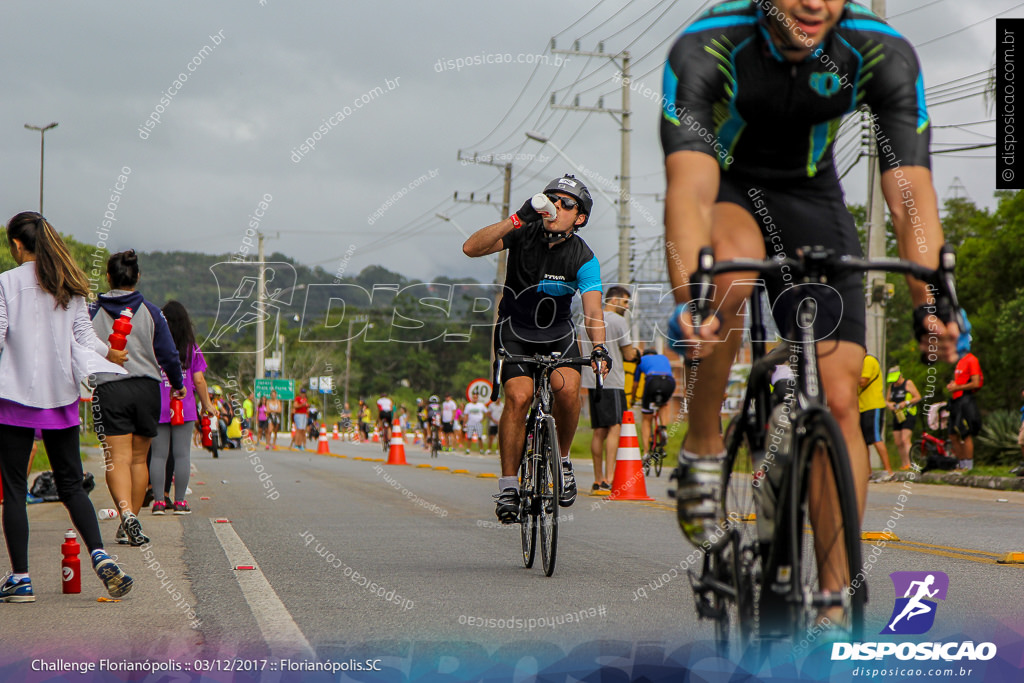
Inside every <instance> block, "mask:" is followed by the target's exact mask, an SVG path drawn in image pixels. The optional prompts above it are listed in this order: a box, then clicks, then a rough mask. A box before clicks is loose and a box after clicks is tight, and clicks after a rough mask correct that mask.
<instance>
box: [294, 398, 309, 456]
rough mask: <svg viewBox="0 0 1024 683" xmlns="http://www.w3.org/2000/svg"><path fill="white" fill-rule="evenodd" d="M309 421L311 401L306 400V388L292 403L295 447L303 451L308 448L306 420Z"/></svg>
mask: <svg viewBox="0 0 1024 683" xmlns="http://www.w3.org/2000/svg"><path fill="white" fill-rule="evenodd" d="M308 419H309V400H308V399H307V398H306V387H302V388H301V389H299V395H298V396H296V397H295V400H294V401H293V402H292V422H293V423H294V424H295V445H296V446H297V447H299V448H301V449H303V450H305V448H306V420H308Z"/></svg>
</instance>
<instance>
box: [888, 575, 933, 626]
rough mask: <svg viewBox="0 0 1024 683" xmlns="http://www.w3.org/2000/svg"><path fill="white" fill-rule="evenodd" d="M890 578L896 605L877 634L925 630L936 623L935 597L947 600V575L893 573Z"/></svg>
mask: <svg viewBox="0 0 1024 683" xmlns="http://www.w3.org/2000/svg"><path fill="white" fill-rule="evenodd" d="M889 578H891V579H892V583H893V586H894V587H895V589H896V604H895V605H894V606H893V608H892V615H891V616H890V617H889V623H888V625H887V626H886V627H885V628H884V629H882V630H881V631H880V633H882V634H885V635H889V634H900V635H905V636H907V635H920V634H922V633H927V632H928V630H929V629H931V627H932V625H933V624H934V623H935V609H936V606H937V605H938V603H937V602H936V600H945V599H946V591H948V590H949V577H948V576H946V573H945V572H893V573H892V574H889ZM900 596H903V597H900Z"/></svg>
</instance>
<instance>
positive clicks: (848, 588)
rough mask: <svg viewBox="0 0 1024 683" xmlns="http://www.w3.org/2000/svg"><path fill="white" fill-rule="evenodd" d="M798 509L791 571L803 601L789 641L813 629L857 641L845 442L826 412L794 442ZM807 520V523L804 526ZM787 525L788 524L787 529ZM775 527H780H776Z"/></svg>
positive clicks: (860, 621)
mask: <svg viewBox="0 0 1024 683" xmlns="http://www.w3.org/2000/svg"><path fill="white" fill-rule="evenodd" d="M798 448H799V450H798V452H799V454H800V460H799V462H800V463H802V464H803V466H804V467H805V468H806V469H805V470H804V472H802V473H801V477H800V498H799V502H800V505H799V508H798V511H797V514H796V518H795V520H794V521H795V529H794V531H795V533H796V536H795V538H796V539H798V543H797V545H796V546H795V548H796V551H797V553H798V555H797V557H796V560H797V566H796V567H794V575H795V576H796V577H797V578H798V580H799V581H800V586H799V587H798V588H800V589H801V593H802V597H803V599H802V600H800V601H799V602H798V603H797V605H796V607H797V609H796V613H795V614H794V616H795V617H796V618H795V620H794V624H793V627H794V632H793V639H794V644H796V643H799V642H800V641H802V640H803V639H805V638H806V637H807V636H808V635H810V634H811V633H812V632H814V633H817V631H815V629H820V628H821V627H830V626H833V625H834V626H837V627H840V628H845V629H849V631H850V634H851V637H852V638H853V639H854V640H859V639H860V638H861V636H862V633H863V627H864V604H865V603H866V602H867V587H866V586H865V585H864V582H863V575H860V576H858V574H859V573H860V572H861V570H862V564H861V540H860V514H859V512H858V507H857V492H856V489H855V487H854V483H853V474H852V473H851V471H850V458H849V455H848V454H847V451H846V441H845V440H844V439H843V435H842V432H841V431H840V430H839V425H838V424H837V423H836V421H835V419H834V418H833V417H832V416H831V415H830V414H828V413H824V412H821V413H818V414H817V415H814V416H813V417H811V418H810V420H809V421H808V422H807V423H806V427H805V429H804V430H803V436H802V437H800V443H799V445H798ZM807 522H810V525H811V526H810V527H809V526H808V525H807ZM791 528H792V527H791ZM780 531H782V530H781V529H780Z"/></svg>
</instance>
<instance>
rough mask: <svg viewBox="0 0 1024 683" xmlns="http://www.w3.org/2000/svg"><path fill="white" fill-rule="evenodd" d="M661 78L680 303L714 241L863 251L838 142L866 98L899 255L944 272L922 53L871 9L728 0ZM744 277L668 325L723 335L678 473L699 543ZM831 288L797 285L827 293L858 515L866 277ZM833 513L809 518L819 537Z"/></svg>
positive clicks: (919, 313)
mask: <svg viewBox="0 0 1024 683" xmlns="http://www.w3.org/2000/svg"><path fill="white" fill-rule="evenodd" d="M868 53H870V54H868ZM664 82H665V95H664V98H663V106H664V112H663V117H662V121H661V140H662V146H663V148H664V152H665V155H666V159H665V168H666V174H667V180H668V187H667V191H666V204H665V243H666V251H667V255H668V263H669V266H670V267H669V275H670V278H671V283H672V286H673V287H674V288H675V290H674V292H675V297H676V301H677V303H680V304H683V303H685V302H687V301H688V300H689V299H690V298H691V297H690V290H689V287H686V285H687V284H688V281H689V274H690V273H692V272H693V270H694V269H695V267H696V265H697V252H698V250H699V249H701V248H702V247H705V246H711V247H712V249H713V250H714V253H715V257H716V259H717V260H727V259H735V258H764V257H765V256H766V253H767V254H770V255H771V256H773V257H775V256H780V257H786V256H789V257H793V256H795V255H796V250H797V249H798V248H799V247H802V246H805V245H818V244H820V245H824V246H825V247H827V248H831V249H834V250H836V251H837V252H838V253H841V254H856V255H859V254H860V246H859V243H858V238H857V232H856V228H855V225H854V222H853V218H852V217H851V216H850V213H849V212H848V211H847V210H846V207H845V203H844V199H843V192H842V189H841V187H840V185H839V180H838V177H837V175H836V170H835V163H834V159H833V153H832V143H833V140H834V137H835V133H836V130H837V128H838V125H839V122H840V120H841V117H842V116H843V115H845V114H847V113H850V112H852V111H854V110H855V109H856V108H857V107H858V106H859V105H862V104H866V105H868V106H870V107H871V110H872V113H873V115H874V116H875V117H877V118H875V124H876V128H875V129H874V133H875V135H876V142H877V144H878V148H879V159H880V162H881V165H882V176H881V180H882V191H883V193H884V196H885V200H886V203H887V204H888V206H889V209H890V212H891V214H892V222H893V226H894V229H895V232H896V237H897V241H898V244H899V253H900V256H901V257H902V258H905V259H910V260H912V261H915V262H917V263H920V264H923V265H925V266H927V267H930V268H935V267H936V266H937V265H938V259H939V248H940V247H941V245H942V243H943V237H942V228H941V226H940V224H939V214H938V206H937V203H936V198H935V191H934V188H933V186H932V177H931V171H930V169H929V154H928V145H929V138H930V122H929V119H928V114H927V111H926V109H925V103H924V85H923V82H922V80H921V75H920V71H919V67H918V62H917V57H916V55H915V54H914V51H913V49H912V48H911V46H910V45H909V44H908V43H907V42H906V40H904V39H903V38H902V37H901V36H899V35H898V34H897V33H896V32H895V31H893V30H892V29H891V28H890V27H889V26H888V25H887V24H885V23H884V22H882V21H881V20H880V19H878V18H877V17H875V16H874V15H873V14H871V13H870V12H869V11H868V10H866V9H865V8H863V7H861V6H859V5H856V4H854V3H846V2H844V0H757V1H756V2H751V3H742V6H740V5H739V4H738V3H721V4H719V5H717V6H715V7H714V8H712V9H711V10H709V12H707V13H706V14H705V15H703V16H702V17H701V19H699V20H698V21H696V22H695V23H694V24H693V25H691V26H690V27H689V28H688V29H687V30H686V31H684V33H683V34H682V36H680V38H679V39H678V40H677V41H676V43H675V45H674V46H673V48H672V50H671V52H670V54H669V59H668V63H667V65H666V70H665V80H664ZM745 278H749V274H745V273H738V274H732V275H727V276H722V277H718V278H716V280H715V286H716V290H715V293H714V295H713V300H714V305H713V310H716V309H717V310H716V313H715V317H714V318H712V319H711V320H709V321H708V322H707V324H706V325H703V326H701V327H700V328H699V330H695V329H694V327H693V326H692V325H691V322H692V320H691V318H690V314H689V312H688V309H686V308H684V307H678V308H677V309H676V313H675V314H674V315H673V319H672V320H671V321H670V332H671V330H672V327H673V326H674V327H675V333H676V335H677V337H678V338H681V339H684V340H688V341H690V342H692V341H693V340H695V339H700V340H703V341H705V342H721V343H705V344H702V345H701V347H700V349H699V350H693V347H692V346H691V347H690V349H691V350H690V351H689V352H690V353H693V354H696V355H699V356H700V358H701V364H700V367H699V372H698V373H697V378H696V381H695V385H694V388H693V399H692V401H690V402H689V405H690V406H691V408H690V429H689V432H688V434H687V437H686V442H685V444H684V447H683V451H682V452H681V453H680V457H679V461H680V466H679V468H678V470H677V474H676V476H678V477H679V478H680V483H679V488H678V493H677V503H678V514H679V521H680V525H681V526H682V528H683V531H684V533H685V534H686V536H687V537H688V538H689V539H690V540H691V541H692V542H694V543H696V544H700V543H702V542H704V541H711V540H712V539H713V538H715V531H716V525H719V524H724V520H722V519H720V516H721V513H722V507H721V505H720V504H719V503H718V500H719V496H720V485H721V480H722V471H721V470H722V462H723V460H722V458H723V451H724V445H723V440H722V435H721V433H720V428H719V406H720V403H721V396H722V394H723V392H724V389H725V386H726V383H727V381H728V378H729V371H730V365H731V362H732V359H733V358H734V356H735V354H736V351H737V348H738V346H739V344H740V342H741V336H742V335H741V333H740V332H741V330H742V327H743V318H742V314H741V305H742V303H743V301H744V300H745V299H746V298H747V296H748V295H749V293H750V285H749V284H747V285H740V284H739V281H741V280H743V279H745ZM832 284H833V286H834V287H835V290H830V289H827V288H818V289H817V290H816V291H810V292H801V294H800V298H802V297H803V296H813V297H814V298H815V299H817V300H818V301H819V312H818V317H817V319H816V320H815V334H816V338H817V339H820V340H822V341H820V342H819V343H818V353H819V354H820V361H821V362H820V366H821V375H822V381H823V384H824V389H825V393H826V395H827V399H828V405H829V408H830V410H831V411H832V413H833V415H834V416H835V418H836V420H837V421H838V422H839V425H840V427H841V429H842V432H843V436H844V437H845V440H846V444H847V448H848V451H849V454H850V460H851V465H852V468H853V475H854V480H855V482H856V489H857V501H858V505H859V510H860V514H861V516H862V517H863V512H864V505H865V501H866V496H867V482H868V476H869V474H870V465H869V462H868V454H867V449H866V447H865V444H864V440H863V439H862V438H861V434H860V422H859V413H858V410H857V383H858V377H859V376H860V370H861V365H862V362H863V359H864V355H865V324H864V320H865V308H864V298H863V294H862V286H863V284H862V278H861V277H860V276H855V277H849V278H846V279H843V280H838V281H836V282H834V283H832ZM908 284H909V286H910V292H911V297H912V298H913V302H914V305H915V307H917V308H916V310H915V322H916V323H917V324H916V325H915V328H916V329H915V333H916V335H917V337H918V339H919V341H921V343H922V349H923V350H927V341H928V338H931V339H932V340H933V341H935V342H938V346H939V349H938V351H939V357H940V358H941V359H948V358H949V357H950V356H951V354H952V351H953V349H954V346H955V342H956V338H957V335H958V331H957V329H956V325H955V324H953V323H950V324H948V325H947V324H945V323H943V322H942V321H940V320H938V319H937V318H936V317H935V316H934V315H927V313H928V311H927V310H926V309H925V308H924V307H923V306H924V304H925V303H926V298H927V293H926V290H925V286H924V285H923V284H921V283H919V282H918V281H916V280H913V279H911V278H908ZM768 285H769V300H770V301H771V303H772V304H773V313H774V315H775V317H776V320H777V321H781V320H787V319H789V317H790V316H786V315H785V313H784V311H785V310H787V306H792V305H793V302H794V300H799V299H797V298H796V297H792V298H790V299H789V300H788V301H787V299H786V297H785V296H783V297H781V298H780V294H785V290H786V287H785V283H768ZM801 289H803V288H801ZM811 289H812V290H813V288H811ZM794 293H795V292H792V291H790V292H789V294H790V295H792V294H794ZM789 310H791V309H789ZM780 312H781V313H782V314H780ZM730 332H733V333H732V334H730ZM824 474H825V473H824V472H821V471H820V468H816V470H815V471H814V472H812V486H817V487H818V488H819V489H820V488H821V487H822V485H823V482H824V481H825V479H824V478H823V475H824ZM810 496H811V500H810V502H811V506H812V510H819V509H820V508H821V507H826V506H827V503H826V506H821V505H820V504H821V503H822V502H823V501H820V500H816V499H820V498H821V497H822V496H821V494H820V493H819V492H818V491H815V490H812V491H811V492H810ZM829 512H830V511H829V510H824V511H823V512H822V513H819V514H815V512H813V511H812V523H814V525H815V528H816V533H815V538H816V539H818V537H819V533H817V531H818V530H819V528H820V525H821V524H822V523H823V519H822V516H823V515H824V514H827V513H829ZM821 535H824V534H821ZM717 538H723V536H721V535H719V536H717ZM818 550H819V552H822V551H821V549H820V548H819V549H818ZM842 559H843V558H842V556H841V554H839V555H838V556H837V555H836V554H834V553H833V552H831V551H830V552H829V553H828V554H827V555H826V556H824V557H819V567H820V568H821V576H820V577H819V581H820V585H821V587H822V588H823V589H825V590H834V591H838V590H841V589H842V588H843V587H844V583H845V582H846V581H848V577H845V578H843V577H842V576H841V571H840V570H839V569H838V567H839V566H840V562H841V560H842Z"/></svg>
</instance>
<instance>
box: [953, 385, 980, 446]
mask: <svg viewBox="0 0 1024 683" xmlns="http://www.w3.org/2000/svg"><path fill="white" fill-rule="evenodd" d="M949 433H950V434H955V435H956V436H959V437H960V438H961V439H966V438H967V437H969V436H977V435H978V434H980V433H981V412H980V411H979V410H978V402H977V401H975V400H974V394H968V393H966V392H964V393H963V394H961V395H960V398H955V399H953V400H952V401H951V402H950V404H949Z"/></svg>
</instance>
